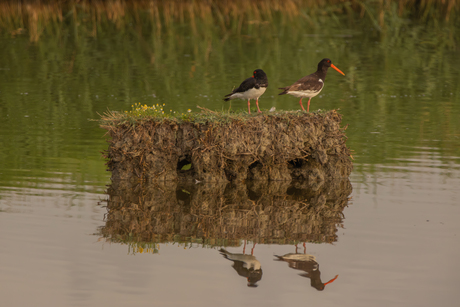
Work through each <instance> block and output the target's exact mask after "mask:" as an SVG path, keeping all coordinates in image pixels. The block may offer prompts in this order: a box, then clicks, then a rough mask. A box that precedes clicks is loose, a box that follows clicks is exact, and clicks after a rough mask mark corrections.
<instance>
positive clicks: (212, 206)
mask: <svg viewBox="0 0 460 307" xmlns="http://www.w3.org/2000/svg"><path fill="white" fill-rule="evenodd" d="M351 191H352V188H351V184H350V181H349V180H348V179H343V180H338V181H333V182H332V183H330V184H327V183H324V182H323V183H322V184H320V185H315V186H311V185H310V186H309V185H302V184H301V183H294V184H289V183H286V182H262V181H260V182H250V183H248V184H239V185H232V184H225V183H215V184H206V185H204V184H192V183H188V184H178V183H174V182H167V183H161V184H150V185H146V186H142V185H134V186H131V185H130V184H129V183H128V182H127V181H115V182H113V183H112V185H110V186H109V188H108V191H107V193H108V194H109V199H108V201H107V211H108V213H107V216H106V224H105V226H103V227H102V228H101V229H100V234H101V235H102V236H104V237H106V238H110V239H111V240H112V241H113V240H115V241H125V240H128V239H129V240H134V241H142V242H171V241H176V242H177V241H179V242H184V241H186V242H198V243H204V244H210V245H217V244H220V243H225V244H226V245H233V244H234V243H232V242H235V243H236V242H238V240H240V239H250V240H256V241H258V242H261V243H289V242H294V241H302V242H305V241H307V242H334V241H336V240H337V235H336V232H337V226H339V225H340V224H341V223H342V219H343V213H342V211H343V209H344V207H345V206H346V205H347V204H348V195H350V193H351ZM220 240H225V242H224V241H220Z"/></svg>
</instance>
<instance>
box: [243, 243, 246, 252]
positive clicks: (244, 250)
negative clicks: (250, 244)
mask: <svg viewBox="0 0 460 307" xmlns="http://www.w3.org/2000/svg"><path fill="white" fill-rule="evenodd" d="M244 253H246V240H244V247H243V254H244Z"/></svg>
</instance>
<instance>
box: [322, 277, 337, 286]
mask: <svg viewBox="0 0 460 307" xmlns="http://www.w3.org/2000/svg"><path fill="white" fill-rule="evenodd" d="M337 277H339V275H335V277H334V278H332V279H331V280H329V281H328V282H327V283H325V284H324V285H327V284H330V283H331V282H333V281H334V280H336V279H337Z"/></svg>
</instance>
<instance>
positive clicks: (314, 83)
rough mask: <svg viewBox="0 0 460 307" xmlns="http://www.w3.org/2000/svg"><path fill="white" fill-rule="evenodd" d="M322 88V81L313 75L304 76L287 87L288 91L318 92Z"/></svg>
mask: <svg viewBox="0 0 460 307" xmlns="http://www.w3.org/2000/svg"><path fill="white" fill-rule="evenodd" d="M323 86H324V80H322V79H319V78H318V76H316V75H315V74H312V75H308V76H305V77H303V78H301V79H299V80H297V81H296V82H295V83H294V84H293V85H291V86H290V87H289V91H315V92H316V91H319V90H321V89H322V88H323Z"/></svg>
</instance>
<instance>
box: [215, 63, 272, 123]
mask: <svg viewBox="0 0 460 307" xmlns="http://www.w3.org/2000/svg"><path fill="white" fill-rule="evenodd" d="M267 87H268V79H267V75H266V74H265V72H264V71H263V70H262V69H256V70H254V74H253V75H252V77H251V78H247V79H246V80H244V81H243V82H242V83H241V84H240V86H239V87H238V88H236V89H234V90H233V91H232V92H231V93H230V94H228V95H225V97H226V98H224V100H225V101H229V100H230V99H235V98H241V99H247V100H248V113H249V114H251V104H250V102H249V101H250V100H251V99H255V100H256V105H257V112H259V113H262V112H261V111H260V109H259V97H260V96H262V94H263V93H265V90H266V89H267Z"/></svg>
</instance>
